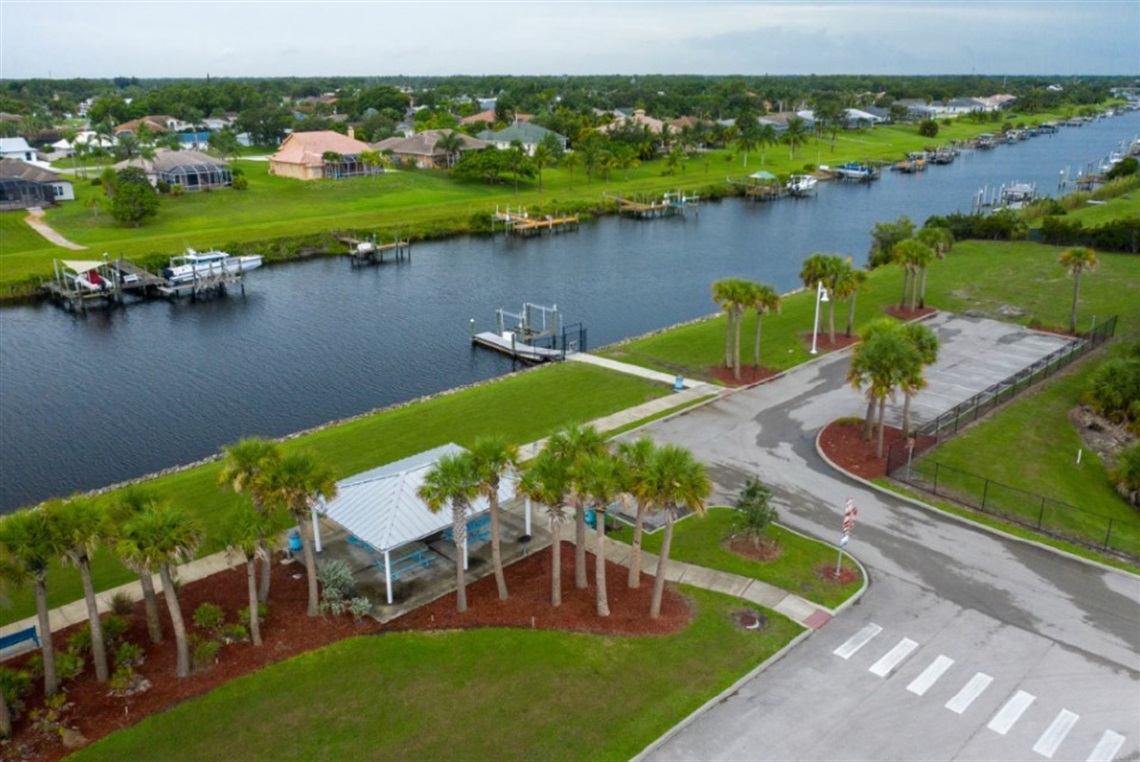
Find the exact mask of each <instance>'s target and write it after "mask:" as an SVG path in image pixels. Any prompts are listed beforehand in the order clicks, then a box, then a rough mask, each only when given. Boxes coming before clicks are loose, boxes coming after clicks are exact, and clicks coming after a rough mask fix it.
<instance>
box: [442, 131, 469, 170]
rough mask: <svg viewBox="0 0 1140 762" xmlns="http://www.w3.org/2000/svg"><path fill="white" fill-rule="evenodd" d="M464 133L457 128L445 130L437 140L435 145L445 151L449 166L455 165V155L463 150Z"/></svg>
mask: <svg viewBox="0 0 1140 762" xmlns="http://www.w3.org/2000/svg"><path fill="white" fill-rule="evenodd" d="M463 145H464V142H463V135H461V134H460V133H458V132H456V131H455V130H445V131H443V132H441V133H440V136H439V138H438V139H437V140H436V141H435V147H436V148H438V149H439V150H441V151H443V155H444V158H445V161H446V163H447V166H448V168H451V167H454V166H455V157H456V156H458V155H459V152H460V151H462V150H463Z"/></svg>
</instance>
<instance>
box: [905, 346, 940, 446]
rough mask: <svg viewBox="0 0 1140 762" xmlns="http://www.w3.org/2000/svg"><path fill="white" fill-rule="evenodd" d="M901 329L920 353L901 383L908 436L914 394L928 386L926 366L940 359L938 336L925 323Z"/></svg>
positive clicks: (906, 433)
mask: <svg viewBox="0 0 1140 762" xmlns="http://www.w3.org/2000/svg"><path fill="white" fill-rule="evenodd" d="M900 330H901V331H902V334H903V336H904V337H905V338H906V340H907V341H909V342H910V343H911V346H913V347H914V349H915V351H916V352H917V353H918V363H917V364H915V365H913V366H911V367H909V368H908V369H907V370H908V373H907V375H906V376H904V377H903V379H902V381H901V383H900V388H901V389H902V392H903V418H902V431H903V435H904V436H908V435H909V434H910V402H911V400H912V399H913V398H914V395H916V394H918V393H919V392H920V391H922V390H923V389H925V388H926V374H925V373H924V372H923V371H924V370H925V368H926V366H928V365H933V364H934V363H935V362H937V361H938V336H937V335H935V333H934V331H933V330H931V329H930V327H929V326H927V325H925V324H924V323H904V324H902V325H901V326H900Z"/></svg>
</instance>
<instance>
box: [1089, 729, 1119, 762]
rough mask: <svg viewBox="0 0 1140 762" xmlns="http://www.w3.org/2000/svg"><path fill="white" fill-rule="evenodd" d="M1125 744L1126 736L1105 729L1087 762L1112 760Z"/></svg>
mask: <svg viewBox="0 0 1140 762" xmlns="http://www.w3.org/2000/svg"><path fill="white" fill-rule="evenodd" d="M1123 745H1124V736H1122V735H1120V734H1119V733H1117V732H1114V731H1112V730H1106V731H1104V735H1103V736H1101V737H1100V741H1098V742H1097V745H1096V748H1095V749H1093V750H1092V754H1090V755H1089V758H1088V761H1087V762H1112V760H1113V759H1115V758H1116V752H1118V751H1120V747H1121V746H1123Z"/></svg>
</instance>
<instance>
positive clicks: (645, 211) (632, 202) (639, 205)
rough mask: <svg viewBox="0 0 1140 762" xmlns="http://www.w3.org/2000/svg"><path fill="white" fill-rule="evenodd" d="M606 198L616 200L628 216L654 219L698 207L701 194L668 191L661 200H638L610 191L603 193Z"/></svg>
mask: <svg viewBox="0 0 1140 762" xmlns="http://www.w3.org/2000/svg"><path fill="white" fill-rule="evenodd" d="M602 195H603V197H604V198H608V199H610V200H611V201H614V202H616V203H617V205H618V212H619V213H621V214H622V215H624V216H626V217H634V218H636V219H639V220H652V219H657V218H659V217H674V216H677V215H684V214H685V212H686V210H688V209H690V208H693V209H695V208H696V207H697V204H698V203H699V202H700V200H701V197H700V196H687V195H685V194H684V193H681V192H680V191H677V192H676V193H666V194H665V195H664V196H662V197H661V199H660V200H657V199H653V200H651V201H648V202H645V201H638V200H637V199H630V198H622V197H621V196H614V195H611V194H608V193H605V194H602Z"/></svg>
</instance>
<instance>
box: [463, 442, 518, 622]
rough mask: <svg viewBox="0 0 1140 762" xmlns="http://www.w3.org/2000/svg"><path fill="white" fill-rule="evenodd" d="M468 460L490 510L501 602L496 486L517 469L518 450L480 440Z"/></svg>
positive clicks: (504, 592) (503, 595)
mask: <svg viewBox="0 0 1140 762" xmlns="http://www.w3.org/2000/svg"><path fill="white" fill-rule="evenodd" d="M471 460H472V464H473V466H474V468H475V478H476V482H477V484H478V487H479V492H480V493H481V494H482V495H483V496H484V497H485V498H487V501H488V503H489V504H490V506H491V507H490V513H491V565H492V566H493V567H494V568H495V584H496V585H498V588H499V600H501V601H505V600H506V599H507V578H506V576H505V575H504V574H503V552H502V549H501V546H500V538H499V532H500V529H499V522H500V519H501V513H502V512H501V509H500V507H499V485H500V484H501V483H502V480H503V476H504V475H506V474H508V473H511V472H513V471H514V470H515V469H517V468H518V467H519V448H518V445H516V444H513V443H511V442H508V441H506V440H505V439H503V438H501V437H480V438H479V439H476V440H475V442H474V444H472V445H471Z"/></svg>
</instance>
